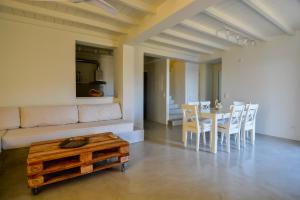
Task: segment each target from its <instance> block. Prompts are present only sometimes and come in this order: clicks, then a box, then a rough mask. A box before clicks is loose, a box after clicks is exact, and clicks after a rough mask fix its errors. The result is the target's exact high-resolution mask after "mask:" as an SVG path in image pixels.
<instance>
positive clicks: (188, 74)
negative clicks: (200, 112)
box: [185, 62, 199, 102]
mask: <svg viewBox="0 0 300 200" xmlns="http://www.w3.org/2000/svg"><path fill="white" fill-rule="evenodd" d="M185 88H186V89H185V91H186V94H185V96H186V100H185V102H195V101H199V65H198V64H195V63H190V62H185Z"/></svg>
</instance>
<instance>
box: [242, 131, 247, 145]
mask: <svg viewBox="0 0 300 200" xmlns="http://www.w3.org/2000/svg"><path fill="white" fill-rule="evenodd" d="M246 134H247V133H246V130H245V129H243V130H242V142H243V147H245V146H246Z"/></svg>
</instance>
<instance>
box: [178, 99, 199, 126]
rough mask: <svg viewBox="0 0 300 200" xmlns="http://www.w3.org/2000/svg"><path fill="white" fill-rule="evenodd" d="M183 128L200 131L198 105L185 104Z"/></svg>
mask: <svg viewBox="0 0 300 200" xmlns="http://www.w3.org/2000/svg"><path fill="white" fill-rule="evenodd" d="M181 107H182V112H183V124H182V125H183V126H187V127H191V128H194V129H196V130H199V129H200V127H199V118H198V105H189V104H183V105H182V106H181Z"/></svg>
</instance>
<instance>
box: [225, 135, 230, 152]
mask: <svg viewBox="0 0 300 200" xmlns="http://www.w3.org/2000/svg"><path fill="white" fill-rule="evenodd" d="M226 150H227V152H228V153H229V152H230V134H226Z"/></svg>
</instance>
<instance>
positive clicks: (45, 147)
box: [27, 133, 129, 164]
mask: <svg viewBox="0 0 300 200" xmlns="http://www.w3.org/2000/svg"><path fill="white" fill-rule="evenodd" d="M85 137H88V138H89V143H88V144H87V145H85V146H82V147H78V148H69V149H63V148H60V147H59V144H60V143H61V142H62V141H64V140H65V139H66V138H64V139H57V140H49V141H44V142H36V143H32V144H31V145H30V148H29V153H28V158H27V164H31V163H36V162H40V161H46V160H51V159H57V158H60V157H61V158H63V157H66V156H72V155H78V154H80V153H83V152H89V151H95V150H103V149H108V148H114V147H120V146H128V145H129V143H128V142H127V141H125V140H123V139H121V138H119V137H118V136H116V135H114V134H113V133H101V134H93V135H87V136H85Z"/></svg>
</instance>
